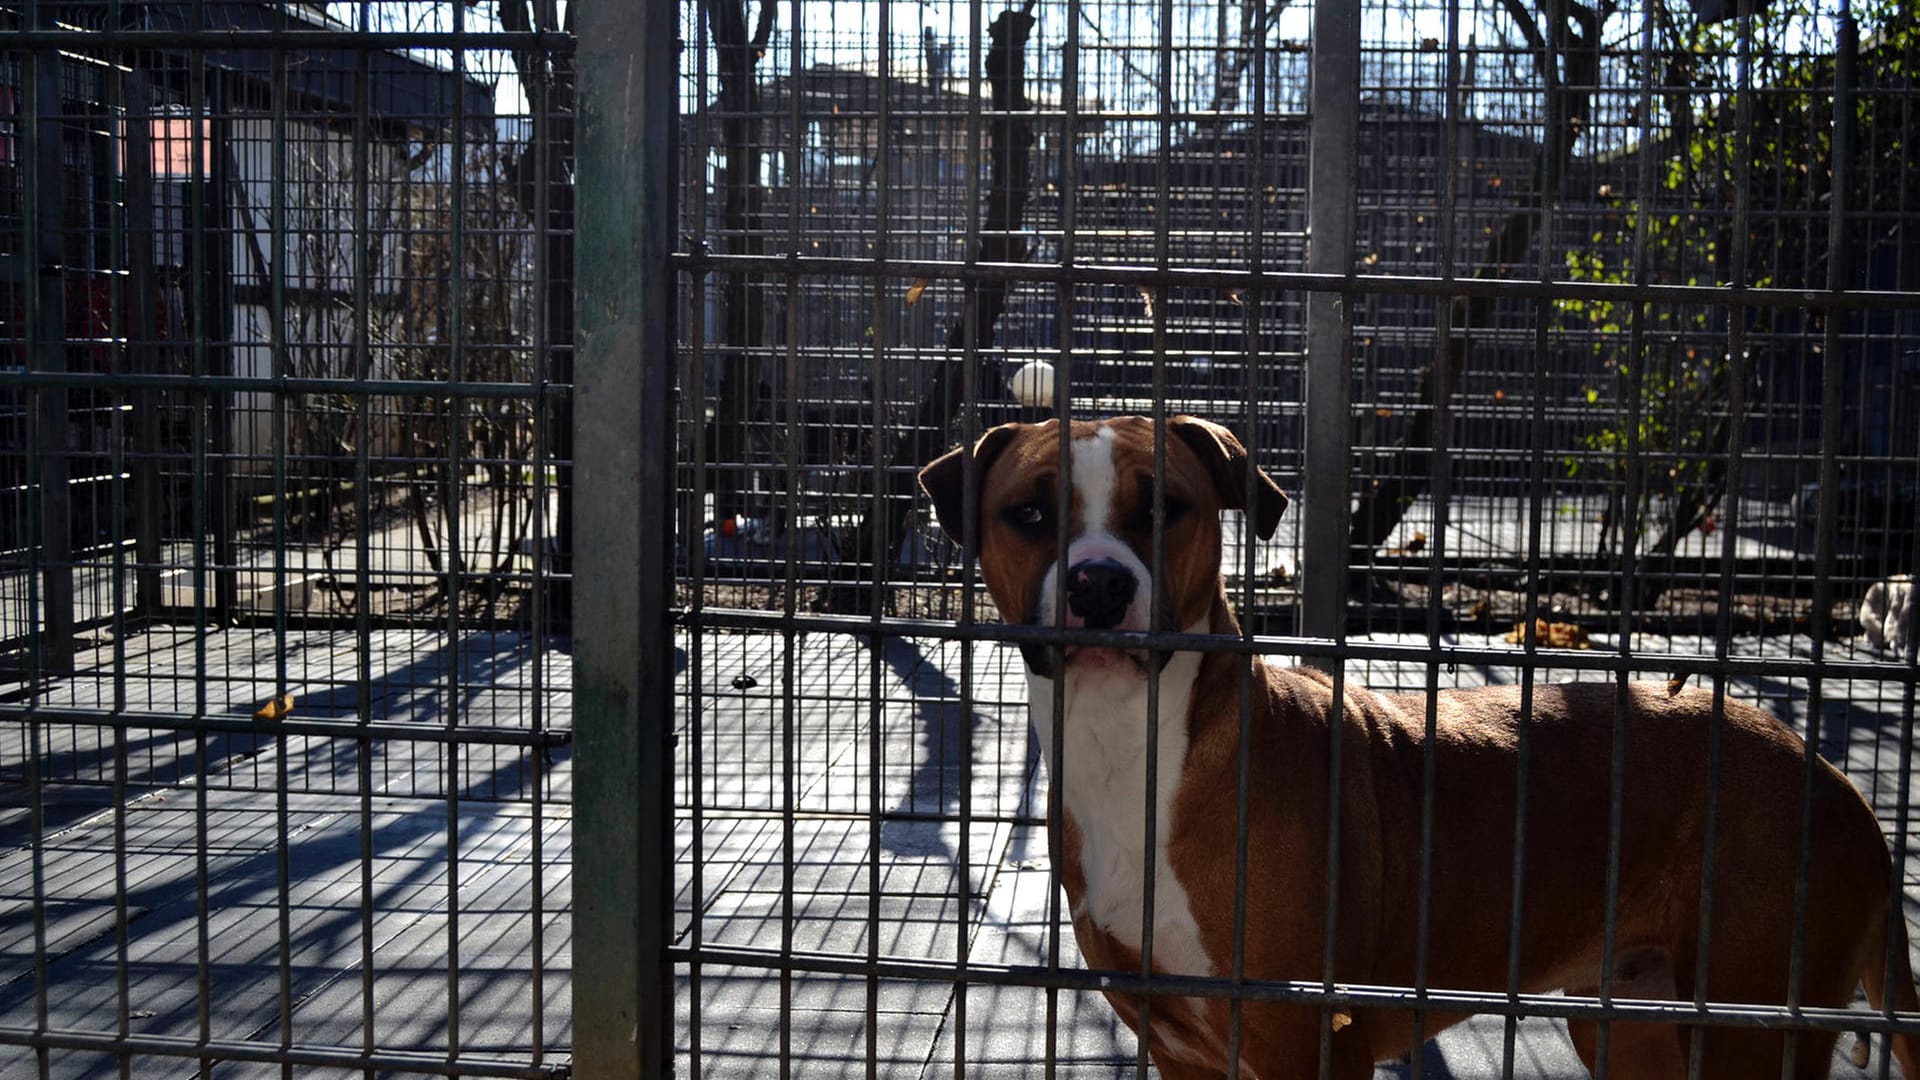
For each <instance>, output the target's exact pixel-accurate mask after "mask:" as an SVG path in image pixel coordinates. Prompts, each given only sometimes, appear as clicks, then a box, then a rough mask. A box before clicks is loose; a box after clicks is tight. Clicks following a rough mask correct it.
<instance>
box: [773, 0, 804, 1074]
mask: <svg viewBox="0 0 1920 1080" xmlns="http://www.w3.org/2000/svg"><path fill="white" fill-rule="evenodd" d="M787 12H788V17H789V21H788V37H787V78H788V91H787V102H786V104H787V146H786V151H787V160H786V165H785V167H784V168H783V169H782V170H781V175H782V178H783V179H784V180H785V182H786V185H787V253H788V254H789V255H798V254H799V253H800V192H801V188H802V186H803V185H804V184H805V183H806V182H807V168H806V163H805V160H806V159H805V157H804V155H803V150H802V141H801V135H802V133H803V131H804V130H805V127H806V124H805V120H804V117H803V114H802V112H801V105H802V104H803V103H804V101H805V99H806V96H807V95H806V83H805V81H804V80H805V69H804V68H803V67H802V65H801V59H800V26H801V5H799V4H797V3H796V4H792V5H790V6H789V7H788V8H787ZM781 295H782V298H783V302H784V306H785V309H786V310H785V312H784V313H783V314H784V316H785V323H786V349H785V354H784V356H783V357H782V358H781V360H782V364H781V366H782V372H783V378H782V379H781V382H782V383H783V384H784V386H783V387H782V394H781V407H782V412H781V415H780V420H781V421H783V422H784V424H785V428H786V430H785V431H784V433H783V434H784V436H785V438H784V439H783V440H782V443H783V445H782V447H781V462H780V464H781V473H782V478H781V481H780V483H781V489H782V490H781V491H780V496H781V498H783V499H784V500H785V503H786V505H785V506H784V507H783V508H781V509H783V510H784V514H782V515H777V516H779V517H781V518H782V519H783V521H784V527H783V529H782V537H781V538H782V542H783V546H784V548H785V550H784V551H783V552H782V558H781V560H780V573H781V578H782V581H781V585H782V588H781V590H780V615H781V620H780V756H779V758H778V759H777V761H776V764H777V765H778V767H779V769H780V961H781V962H780V976H779V978H780V1062H779V1075H780V1080H790V1078H791V1077H792V1075H793V967H792V964H791V959H792V956H793V938H794V923H795V911H796V908H797V906H798V897H796V896H795V890H796V884H795V878H794V874H795V863H797V862H798V861H799V856H798V854H797V853H796V851H795V848H796V845H797V840H798V830H797V828H796V822H795V818H794V815H795V813H796V812H797V811H798V810H799V809H800V805H799V801H800V776H799V773H800V768H801V762H800V753H799V748H800V746H801V745H802V743H801V738H800V731H799V721H800V710H799V708H798V698H799V695H800V693H801V686H800V680H801V675H800V671H799V651H800V648H801V642H802V640H803V639H802V638H801V636H800V635H799V633H798V632H797V631H796V630H795V629H794V626H793V619H794V616H795V615H796V614H797V613H798V611H799V601H800V597H799V593H800V567H799V562H800V531H801V529H802V528H803V527H804V526H803V525H802V522H803V521H804V518H803V516H802V514H801V505H800V503H801V494H802V493H801V491H800V459H799V454H800V441H801V438H802V436H801V432H800V403H799V395H800V340H799V339H800V311H799V308H800V277H799V275H798V273H796V272H794V271H792V270H788V271H787V272H786V273H784V274H783V275H782V276H781ZM769 427H771V424H770V425H769ZM769 434H771V431H769Z"/></svg>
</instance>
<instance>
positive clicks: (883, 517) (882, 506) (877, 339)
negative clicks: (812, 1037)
mask: <svg viewBox="0 0 1920 1080" xmlns="http://www.w3.org/2000/svg"><path fill="white" fill-rule="evenodd" d="M876 11H877V19H876V20H875V24H874V25H875V31H876V33H877V34H878V39H879V46H880V50H879V57H878V60H879V99H878V101H877V102H876V103H875V104H876V106H877V112H876V119H875V127H874V133H873V145H874V162H873V169H874V187H873V192H874V218H873V220H874V231H875V237H874V244H873V268H872V273H873V283H872V284H873V315H872V319H873V353H872V356H871V361H870V366H869V367H868V369H867V381H868V383H869V384H870V385H871V386H872V388H873V412H872V415H871V418H870V424H869V428H868V430H870V431H872V432H874V437H873V438H872V439H871V440H870V445H869V451H870V453H871V455H872V456H871V458H870V460H869V461H868V463H867V466H868V468H870V469H872V470H873V483H872V485H871V489H872V495H873V502H872V508H871V509H870V510H868V511H867V513H868V516H869V520H871V521H872V522H873V523H874V528H875V530H876V532H877V536H876V539H875V540H874V542H873V544H872V545H871V547H870V548H869V549H868V550H869V554H871V555H872V557H873V564H872V566H871V567H870V568H869V569H870V570H871V572H872V577H871V578H870V579H869V583H868V588H869V592H868V595H867V611H868V613H869V615H870V617H871V619H872V621H873V625H874V631H873V634H872V636H871V637H869V638H868V639H867V641H868V646H867V959H868V962H869V963H873V964H878V962H879V959H880V858H881V855H880V851H881V846H880V825H881V821H880V819H881V810H880V807H881V800H882V799H883V798H884V791H883V787H882V784H881V779H882V776H881V774H882V767H881V763H882V762H883V761H884V760H885V758H884V756H883V755H884V753H885V751H884V746H885V744H884V742H883V740H882V737H881V735H882V728H883V727H884V725H885V723H886V715H887V713H886V706H885V704H884V702H883V699H882V693H883V691H882V689H881V683H880V669H881V666H882V664H881V661H882V659H883V657H884V656H885V655H886V654H885V650H886V646H887V637H886V635H885V634H883V633H882V632H881V631H880V628H879V627H880V618H881V614H882V612H883V611H884V610H885V606H886V605H885V596H886V588H885V580H886V576H887V575H886V568H887V567H888V566H890V565H891V564H892V562H893V560H892V557H891V555H892V553H893V552H894V551H896V550H898V545H899V543H900V538H899V537H896V536H893V535H891V531H890V529H889V528H888V526H889V525H890V524H891V523H892V522H893V521H896V520H898V519H899V517H898V515H896V514H889V513H888V512H887V509H886V506H887V499H886V496H887V494H888V493H889V492H891V491H892V490H893V480H892V478H891V477H890V476H888V475H887V440H886V439H883V438H880V437H879V433H880V432H883V431H892V430H893V424H892V423H891V422H890V418H889V417H888V406H887V403H888V401H889V399H890V397H891V394H892V389H893V387H892V380H891V377H890V374H889V372H888V370H887V350H888V347H889V346H890V345H891V344H892V341H893V338H892V327H891V320H890V319H889V318H888V312H889V308H888V304H887V278H886V277H885V275H884V273H883V271H882V269H881V268H882V267H883V266H884V265H885V263H886V260H887V256H888V255H889V254H890V253H891V251H892V248H893V223H892V220H891V218H892V210H893V191H892V184H893V160H892V158H893V2H892V0H878V2H877V4H876ZM936 77H937V76H936V75H935V74H934V73H933V72H931V71H928V72H927V73H926V78H927V81H928V83H929V85H930V88H931V89H937V87H932V85H931V84H932V83H933V82H934V80H935V78H936ZM916 419H918V420H921V421H922V422H924V418H916ZM864 989H865V991H866V1034H867V1046H866V1078H867V1080H878V1077H879V1075H880V1073H879V1070H880V980H879V978H878V976H876V975H873V974H869V975H868V976H867V979H866V986H865V988H864Z"/></svg>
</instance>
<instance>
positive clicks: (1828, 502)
mask: <svg viewBox="0 0 1920 1080" xmlns="http://www.w3.org/2000/svg"><path fill="white" fill-rule="evenodd" d="M1837 18H1838V20H1839V24H1840V26H1839V30H1840V33H1839V41H1838V42H1837V43H1836V45H1835V55H1834V69H1833V71H1834V74H1833V80H1834V84H1833V131H1832V136H1831V137H1832V144H1831V145H1832V171H1833V181H1832V185H1831V186H1830V188H1829V189H1828V200H1829V201H1828V213H1827V289H1828V291H1829V292H1830V293H1840V292H1843V291H1845V290H1846V288H1847V286H1848V285H1849V284H1850V281H1849V278H1850V276H1851V274H1852V259H1851V258H1849V252H1848V248H1847V224H1846V214H1847V203H1848V195H1849V193H1850V191H1851V190H1852V185H1853V155H1854V144H1855V125H1854V86H1855V72H1854V67H1855V62H1856V60H1857V57H1858V54H1859V50H1860V31H1859V28H1858V26H1856V25H1855V23H1854V18H1853V5H1852V4H1851V3H1850V0H1840V10H1839V12H1838V15H1837ZM1742 96H1743V97H1744V96H1745V95H1744V94H1743V95H1742ZM1846 321H1847V313H1846V312H1845V311H1844V310H1841V309H1835V308H1830V309H1828V310H1827V312H1826V327H1825V341H1824V347H1823V349H1822V354H1821V357H1820V371H1821V390H1820V508H1819V518H1818V524H1817V532H1816V534H1815V539H1814V556H1813V565H1814V571H1813V573H1814V577H1813V618H1812V626H1811V631H1812V634H1811V637H1812V641H1811V647H1812V651H1813V659H1814V661H1815V662H1816V663H1818V662H1819V661H1820V660H1822V659H1824V658H1825V656H1826V643H1827V639H1828V637H1829V636H1830V635H1831V634H1832V627H1833V564H1834V555H1835V547H1836V542H1837V539H1838V536H1837V534H1838V531H1839V521H1838V512H1839V489H1840V436H1841V427H1842V426H1843V425H1844V424H1845V423H1846V402H1845V401H1844V397H1845V394H1846V381H1847V371H1846V367H1847V365H1846V354H1845V353H1843V352H1842V343H1841V335H1840V330H1841V326H1842V325H1843V324H1844V323H1845V322H1846ZM1824 684H1825V680H1824V679H1823V678H1821V677H1820V676H1819V675H1817V674H1816V675H1814V676H1813V677H1812V678H1810V679H1809V680H1808V681H1807V731H1806V744H1805V746H1804V747H1803V755H1804V759H1805V761H1804V766H1805V767H1804V768H1803V770H1802V773H1801V785H1800V841H1799V843H1800V853H1799V859H1798V860H1797V864H1796V866H1795V868H1794V876H1793V932H1792V941H1791V944H1790V945H1789V952H1788V957H1787V1002H1786V1003H1787V1007H1788V1008H1789V1009H1797V1008H1799V1007H1800V1005H1801V997H1802V994H1803V990H1804V986H1803V984H1804V982H1805V975H1806V948H1807V892H1808V888H1809V885H1810V881H1809V879H1810V877H1811V875H1812V872H1813V798H1814V784H1815V781H1816V780H1817V779H1818V778H1819V769H1820V726H1821V721H1822V719H1823V717H1822V715H1821V714H1822V712H1823V711H1824V705H1825V695H1824V690H1825V685H1824ZM1896 876H1897V875H1896ZM1888 985H1889V987H1890V988H1891V985H1892V984H1888ZM1890 996H1891V995H1890ZM1798 1035H1799V1033H1798V1032H1797V1031H1794V1030H1791V1029H1790V1030H1788V1032H1787V1052H1786V1055H1785V1058H1784V1059H1783V1060H1782V1062H1781V1066H1780V1068H1781V1076H1782V1077H1785V1078H1790V1077H1791V1076H1792V1075H1793V1069H1794V1065H1795V1059H1796V1058H1797V1057H1798V1052H1799V1048H1800V1047H1799V1037H1798Z"/></svg>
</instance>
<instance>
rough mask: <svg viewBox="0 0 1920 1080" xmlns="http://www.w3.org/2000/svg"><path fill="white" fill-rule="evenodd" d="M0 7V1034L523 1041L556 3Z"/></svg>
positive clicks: (540, 641)
mask: <svg viewBox="0 0 1920 1080" xmlns="http://www.w3.org/2000/svg"><path fill="white" fill-rule="evenodd" d="M516 19H518V20H519V21H518V22H516V21H515V20H516ZM0 25H4V26H5V28H6V30H5V38H6V40H5V43H4V45H0V412H4V415H5V416H6V435H5V441H4V443H0V477H3V478H4V479H3V481H0V483H3V484H4V490H5V491H6V492H7V495H6V499H7V509H6V515H5V521H6V525H5V527H4V528H5V530H6V531H5V535H4V538H0V548H3V549H4V550H3V551H0V701H3V702H4V704H0V727H3V731H0V789H4V791H5V792H6V798H5V804H6V807H7V810H6V813H5V815H4V820H5V822H6V826H5V828H6V840H5V848H6V851H7V855H6V857H5V861H6V867H7V869H6V880H7V885H6V890H5V891H6V897H7V899H6V900H5V909H6V915H5V916H4V919H0V921H4V923H5V925H6V926H7V927H8V929H7V931H6V932H5V935H4V940H5V944H4V945H3V946H0V948H4V950H5V955H6V963H5V965H4V967H5V972H6V974H5V975H4V976H0V1044H4V1045H5V1049H3V1050H0V1073H5V1074H6V1075H9V1076H12V1075H20V1076H32V1075H39V1076H93V1075H109V1074H115V1075H122V1076H126V1075H138V1076H149V1075H175V1074H178V1075H210V1074H216V1073H217V1074H226V1073H228V1072H233V1073H249V1072H250V1071H259V1072H266V1071H272V1070H273V1069H275V1068H276V1067H277V1068H278V1069H279V1070H280V1071H283V1072H286V1073H289V1074H290V1073H291V1072H295V1071H298V1072H307V1071H312V1070H315V1069H322V1068H332V1069H340V1070H349V1071H354V1072H364V1073H367V1074H369V1075H370V1074H371V1073H372V1072H374V1071H376V1070H377V1071H399V1072H411V1073H440V1074H467V1075H550V1074H551V1073H552V1072H553V1071H554V1069H555V1067H556V1064H560V1065H563V1064H564V1061H565V1054H564V1049H565V1047H566V1044H567V1041H568V1037H567V1035H566V1028H565V1017H566V1015H567V1011H566V1008H565V997H566V978H565V977H566V973H567V972H566V965H565V963H564V962H563V961H562V959H561V958H562V957H564V955H565V953H566V949H567V945H566V941H567V934H566V930H567V919H566V911H567V907H568V903H569V900H568V893H567V884H566V878H565V876H564V874H562V873H558V872H557V871H556V869H555V868H556V867H560V868H564V866H565V865H566V859H567V852H568V848H569V845H570V831H569V829H568V825H567V813H566V809H565V808H566V805H567V803H568V801H569V799H570V797H571V771H570V760H569V759H570V755H569V743H570V720H569V716H568V713H567V702H568V699H569V693H570V666H569V664H568V663H567V661H566V657H565V655H564V652H563V651H561V649H562V648H563V646H564V644H565V641H566V636H565V635H566V631H567V621H566V620H567V612H566V604H565V592H566V587H567V580H568V573H567V567H566V565H565V561H564V559H563V558H561V557H560V555H559V554H558V552H559V551H560V549H561V543H562V541H563V540H564V536H565V533H566V529H565V528H564V526H563V524H562V523H563V522H564V521H565V520H566V517H567V515H568V513H569V510H568V507H569V505H570V503H569V498H570V496H568V495H566V494H565V491H566V488H567V485H568V473H569V465H570V457H571V450H570V442H569V441H568V439H567V438H566V437H565V435H566V433H567V431H568V429H569V420H568V409H569V404H568V403H569V400H570V399H569V393H570V383H571V376H570V374H569V373H568V371H569V369H568V363H569V359H568V357H569V351H570V350H569V345H570V340H571V329H570V327H571V299H570V297H571V293H570V289H571V270H572V268H571V258H570V256H569V255H568V254H567V248H566V245H567V244H568V243H570V241H571V223H570V218H569V217H567V216H566V214H564V213H562V211H564V210H566V208H567V207H568V206H569V205H570V202H569V200H570V189H564V185H563V184H560V183H558V182H557V181H556V178H557V177H562V176H563V175H564V174H563V171H562V170H563V165H564V162H565V161H566V159H567V155H568V150H567V146H569V145H570V142H569V140H570V136H569V135H568V134H567V122H566V120H565V116H566V114H569V113H570V111H571V103H570V102H564V103H556V102H555V101H554V100H553V97H552V95H551V93H550V92H549V90H548V88H547V84H549V83H550V82H551V79H550V78H548V77H546V76H541V78H542V79H543V82H542V83H541V85H540V86H539V87H538V88H535V89H529V86H530V80H533V79H535V77H536V75H539V74H540V73H541V72H550V71H551V69H553V68H554V67H555V66H559V67H564V66H565V65H566V63H567V59H566V58H567V57H568V56H569V55H570V49H571V39H570V38H569V37H568V36H567V35H566V34H565V33H563V32H562V30H563V28H562V26H561V25H560V23H559V22H558V21H556V20H555V18H554V13H553V12H552V11H550V10H546V9H542V10H541V11H539V12H533V11H532V10H531V9H530V8H528V7H527V6H526V5H524V4H515V3H508V4H504V5H488V6H487V7H486V8H485V9H484V10H482V9H478V8H470V7H468V6H464V5H449V4H433V3H393V4H357V5H344V4H342V5H330V4H275V3H248V2H200V0H195V2H185V3H120V2H111V3H106V2H81V3H26V4H12V5H7V6H5V7H4V8H0ZM550 966H551V968H552V974H549V972H548V969H549V967H550Z"/></svg>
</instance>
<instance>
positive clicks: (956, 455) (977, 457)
mask: <svg viewBox="0 0 1920 1080" xmlns="http://www.w3.org/2000/svg"><path fill="white" fill-rule="evenodd" d="M1020 426H1021V425H1019V424H1001V425H1000V426H999V427H996V428H991V429H989V430H988V431H987V433H986V434H984V435H982V436H980V439H979V441H978V442H975V443H974V444H973V449H972V450H971V451H969V450H968V449H967V448H966V447H965V446H956V447H954V448H953V449H951V450H949V451H947V452H946V453H944V454H941V455H940V456H939V457H937V458H935V459H933V461H931V462H929V463H928V464H927V465H926V467H925V468H923V469H921V470H920V487H921V489H922V490H924V491H925V492H926V493H927V498H929V499H931V500H933V516H934V518H935V519H936V520H938V521H939V522H940V529H941V531H942V532H945V533H946V534H947V535H948V536H949V537H951V538H952V539H953V542H954V543H956V544H958V543H961V542H962V538H963V537H964V536H965V535H966V533H965V531H964V530H965V529H966V519H967V492H966V476H967V458H968V457H969V456H971V457H972V458H973V461H974V466H975V472H976V473H978V475H979V476H980V478H981V480H982V481H984V480H985V478H986V475H987V470H988V469H991V468H992V467H993V462H994V459H995V458H998V457H999V456H1000V453H1001V451H1003V450H1005V449H1006V448H1007V446H1008V444H1010V443H1012V442H1013V436H1014V435H1015V434H1016V433H1017V432H1018V431H1019V429H1020ZM976 494H977V493H976ZM976 509H977V507H976Z"/></svg>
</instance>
